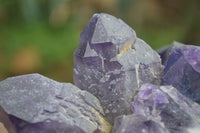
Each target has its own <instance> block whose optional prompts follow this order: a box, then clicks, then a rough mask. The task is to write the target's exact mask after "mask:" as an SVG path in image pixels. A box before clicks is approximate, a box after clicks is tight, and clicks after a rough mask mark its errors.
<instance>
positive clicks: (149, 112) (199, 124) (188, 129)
mask: <svg viewBox="0 0 200 133" xmlns="http://www.w3.org/2000/svg"><path fill="white" fill-rule="evenodd" d="M132 108H133V112H134V113H135V114H140V115H143V116H145V117H146V118H148V119H151V120H154V121H156V122H157V123H160V124H161V125H162V126H163V127H165V128H166V129H167V130H169V132H170V133H193V132H192V131H198V132H200V105H198V104H197V103H194V102H193V101H192V100H190V99H189V98H187V97H185V96H184V95H182V94H181V93H179V92H178V91H177V90H176V89H175V88H173V87H172V86H156V85H152V84H144V85H142V87H141V88H140V90H139V93H138V94H137V96H136V97H135V99H134V101H133V103H132Z"/></svg>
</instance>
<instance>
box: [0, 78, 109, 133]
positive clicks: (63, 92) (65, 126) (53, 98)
mask: <svg viewBox="0 0 200 133" xmlns="http://www.w3.org/2000/svg"><path fill="white" fill-rule="evenodd" d="M0 105H1V106H2V107H3V108H4V109H5V111H6V112H7V113H8V114H9V115H11V117H12V118H11V120H12V122H13V123H14V124H15V126H16V127H17V128H18V131H19V133H36V132H37V133H47V132H48V133H69V132H67V131H68V130H69V131H71V132H76V131H77V132H78V131H80V133H82V132H85V133H92V132H93V131H94V130H96V129H100V130H102V131H103V132H105V133H109V130H110V125H109V123H108V122H106V121H105V120H104V112H103V109H102V108H101V106H100V103H99V101H98V99H97V98H96V97H94V96H93V95H92V94H90V93H88V92H86V91H82V90H80V89H78V88H77V87H75V86H74V85H72V84H70V83H59V82H56V81H54V80H51V79H48V78H46V77H44V76H42V75H39V74H29V75H23V76H17V77H12V78H8V79H6V80H4V81H2V82H0ZM81 131H82V132H81ZM71 132H70V133H71Z"/></svg>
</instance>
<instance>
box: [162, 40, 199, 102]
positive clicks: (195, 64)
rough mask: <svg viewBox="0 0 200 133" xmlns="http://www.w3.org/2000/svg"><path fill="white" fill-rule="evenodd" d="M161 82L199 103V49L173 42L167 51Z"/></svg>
mask: <svg viewBox="0 0 200 133" xmlns="http://www.w3.org/2000/svg"><path fill="white" fill-rule="evenodd" d="M162 82H163V83H162V84H164V85H172V86H174V87H175V88H177V89H178V90H179V91H180V92H181V93H182V94H183V95H185V96H187V97H189V98H190V99H192V100H193V101H195V102H198V103H200V47H199V46H192V45H184V44H181V43H178V42H174V43H173V45H172V47H171V49H170V50H169V57H168V59H167V61H166V64H165V69H164V76H163V81H162Z"/></svg>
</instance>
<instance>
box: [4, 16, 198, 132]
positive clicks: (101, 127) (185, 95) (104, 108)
mask: <svg viewBox="0 0 200 133" xmlns="http://www.w3.org/2000/svg"><path fill="white" fill-rule="evenodd" d="M73 71H74V83H75V85H76V86H75V85H72V84H71V83H60V82H57V81H54V80H51V79H49V78H46V77H44V76H42V75H40V74H28V75H22V76H17V77H11V78H8V79H6V80H4V81H1V82H0V133H111V132H112V133H200V105H199V104H200V47H198V46H192V45H184V44H181V43H178V42H174V43H173V44H172V45H171V46H167V47H165V48H163V49H161V50H159V51H158V52H156V51H154V50H153V49H152V48H151V47H150V46H149V45H148V44H147V43H145V42H144V41H143V40H141V39H139V38H138V37H137V36H136V33H135V31H134V30H133V29H132V28H131V27H129V26H128V25H127V24H126V23H125V22H123V21H122V20H121V19H117V18H115V17H113V16H111V15H108V14H105V13H101V14H95V15H93V17H92V18H91V20H90V21H89V23H88V24H87V26H86V27H85V29H84V30H83V32H82V33H81V36H80V42H79V46H78V48H77V49H76V51H75V52H74V69H73ZM79 88H80V89H79ZM1 107H2V108H1ZM111 129H112V130H111Z"/></svg>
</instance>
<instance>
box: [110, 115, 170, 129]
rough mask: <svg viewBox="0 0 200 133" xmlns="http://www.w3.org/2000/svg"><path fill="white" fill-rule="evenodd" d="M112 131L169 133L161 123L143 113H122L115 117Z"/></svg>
mask: <svg viewBox="0 0 200 133" xmlns="http://www.w3.org/2000/svg"><path fill="white" fill-rule="evenodd" d="M112 133H169V132H168V130H167V129H165V128H163V127H162V126H161V125H160V124H159V123H156V122H155V121H153V120H148V119H147V118H146V117H144V116H142V115H137V114H132V115H127V116H125V115H122V116H119V117H117V118H116V119H115V123H114V127H113V129H112Z"/></svg>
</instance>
